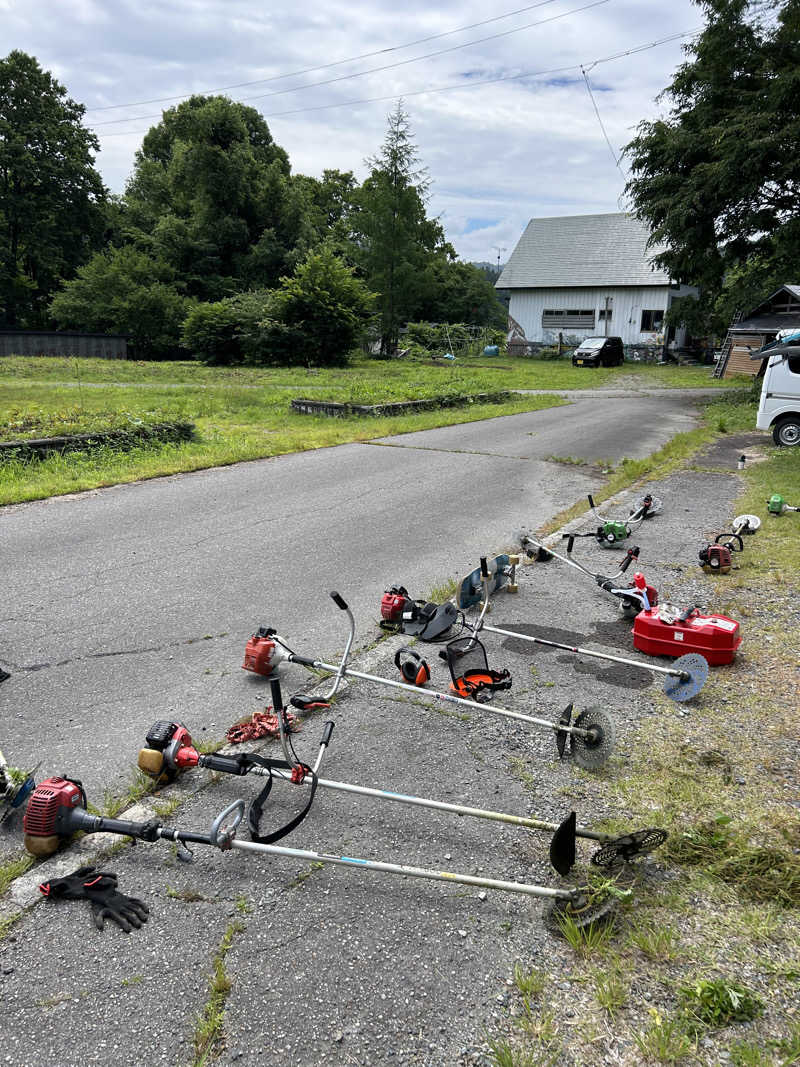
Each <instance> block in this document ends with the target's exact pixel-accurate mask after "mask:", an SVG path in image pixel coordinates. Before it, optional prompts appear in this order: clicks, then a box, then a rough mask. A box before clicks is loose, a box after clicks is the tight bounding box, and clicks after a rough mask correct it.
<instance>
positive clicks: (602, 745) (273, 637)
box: [242, 592, 615, 770]
mask: <svg viewBox="0 0 800 1067" xmlns="http://www.w3.org/2000/svg"><path fill="white" fill-rule="evenodd" d="M331 599H332V600H333V602H334V603H335V604H336V606H337V607H338V608H340V609H341V610H342V611H345V612H346V613H347V617H348V621H349V623H350V634H349V637H348V640H347V645H346V647H345V654H344V656H343V658H342V661H341V663H339V664H338V665H337V664H333V663H325V662H324V661H323V660H319V659H311V658H309V657H308V656H299V655H297V653H295V652H293V651H292V650H291V649H290V648H289V646H288V645H287V644H286V642H285V641H284V640H283V638H281V637H279V636H278V634H276V633H275V631H274V630H272V629H268V628H265V627H262V628H261V630H259V633H263V634H267V635H269V636H268V638H267V640H269V641H270V642H271V643H272V644H273V645H274V646H275V647H276V648H280V652H279V653H277V654H276V655H275V656H274V658H273V659H269V657H267V656H266V655H262V656H259V657H257V658H254V657H249V658H248V656H247V655H245V661H244V663H243V664H242V667H243V668H244V669H245V670H248V671H253V672H254V673H255V674H260V675H262V676H263V677H265V678H269V677H270V676H271V675H272V673H273V671H275V670H276V669H277V668H278V667H279V666H280V664H281V663H282V662H285V661H287V660H288V661H289V662H291V663H299V664H301V666H304V667H311V668H312V669H313V670H325V671H333V672H334V673H335V678H334V680H333V684H332V686H331V688H330V690H329V691H328V693H327V694H326V695H325V696H324V697H308V696H303V695H296V696H293V697H292V698H291V700H290V701H289V703H290V704H291V705H292V706H293V707H295V708H299V709H300V711H305V710H307V709H308V708H309V706H311V705H314V706H317V707H319V706H320V705H323V704H324V703H326V702H327V701H330V700H331V699H332V697H333V696H334V694H335V693H336V691H337V689H338V688H339V685H340V684H341V680H342V678H343V677H345V676H346V677H348V678H361V679H363V680H364V681H366V682H375V683H377V684H378V685H385V686H388V687H389V688H390V689H400V690H403V691H405V692H407V693H414V694H415V695H416V696H427V697H430V698H431V700H437V701H443V702H446V703H449V704H459V705H461V706H463V707H467V708H470V709H472V710H473V711H475V710H480V711H491V712H494V714H495V715H502V716H504V717H505V718H507V719H515V720H517V721H518V722H526V723H530V724H531V725H532V726H543V727H545V728H546V729H548V730H553V731H554V733H555V735H556V745H557V747H558V753H559V756H563V754H564V750H565V747H566V743H567V740H568V739H569V743H570V750H571V752H572V756H573V759H574V760H575V762H576V763H577V764H578V765H579V766H581V767H585V768H586V769H587V770H593V769H596V768H597V767H598V766H602V764H604V763H605V761H606V760H607V759H608V756H609V755H610V753H611V752H612V750H613V748H614V736H615V735H614V725H613V723H612V721H611V719H610V718H609V717H608V715H606V713H605V712H604V711H602V710H601V709H600V708H593V709H589V710H587V711H584V712H582V713H581V714H580V715H579V716H578V718H577V719H576V720H575V722H574V723H572V705H571V704H570V705H569V707H567V708H565V710H564V711H563V712H562V714H561V716H560V718H559V719H558V720H557V721H556V722H554V723H552V722H548V721H547V719H539V718H535V717H534V716H532V715H523V714H522V713H521V712H518V711H510V710H508V709H507V708H499V707H496V706H494V705H487V704H479V703H477V702H476V701H474V700H467V699H465V698H464V697H460V696H456V695H455V694H452V693H441V692H439V691H438V690H435V689H426V688H424V687H418V686H415V685H410V684H408V683H407V682H397V681H394V680H393V679H391V678H383V677H381V676H380V675H376V674H366V673H365V672H364V671H356V670H353V669H352V668H350V667H348V666H347V657H348V655H349V653H350V648H351V645H352V643H353V635H354V634H355V620H354V618H353V613H352V612H351V611H350V609H349V608H348V606H347V604H346V603H345V602H344V600H343V599H342V597H341V596H340V595H339V594H338V593H335V592H334V593H331ZM251 641H252V638H251ZM249 647H250V643H249V642H248V648H249Z"/></svg>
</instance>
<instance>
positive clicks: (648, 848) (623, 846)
mask: <svg viewBox="0 0 800 1067" xmlns="http://www.w3.org/2000/svg"><path fill="white" fill-rule="evenodd" d="M667 837H668V834H667V831H666V830H659V829H657V828H655V827H652V828H649V829H647V830H635V831H634V832H633V833H632V834H624V835H623V836H622V837H617V838H615V839H614V840H613V841H607V842H606V844H605V845H603V847H602V848H599V849H598V850H597V852H595V854H594V855H593V856H592V863H593V864H594V866H595V867H606V868H608V867H616V866H617V865H618V864H620V863H630V861H631V860H632V859H634V858H635V857H636V856H645V855H647V853H648V852H652V851H653V849H656V848H658V847H659V846H660V845H663V844H664V842H665V841H666V840H667Z"/></svg>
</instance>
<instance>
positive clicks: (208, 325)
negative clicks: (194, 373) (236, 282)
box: [181, 291, 270, 366]
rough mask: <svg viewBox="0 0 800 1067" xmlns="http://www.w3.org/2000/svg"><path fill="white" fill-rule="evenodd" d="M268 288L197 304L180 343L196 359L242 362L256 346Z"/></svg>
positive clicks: (220, 364) (229, 362)
mask: <svg viewBox="0 0 800 1067" xmlns="http://www.w3.org/2000/svg"><path fill="white" fill-rule="evenodd" d="M269 296H270V294H269V293H268V292H266V291H262V292H251V293H237V294H236V295H235V296H230V297H228V298H227V299H226V300H217V301H215V302H214V303H208V304H198V305H197V306H196V307H194V308H193V309H192V310H191V311H190V312H189V314H188V315H187V316H186V319H185V320H184V323H183V329H182V331H181V344H182V345H183V347H184V348H186V349H188V350H189V352H190V353H191V354H192V356H193V357H194V358H195V359H199V360H201V361H202V362H203V363H213V364H216V365H218V366H230V365H231V364H235V363H243V362H245V361H246V360H247V356H248V355H249V354H250V353H251V352H252V350H253V348H254V347H256V346H257V335H258V331H259V322H260V320H261V319H262V318H263V317H264V314H265V312H266V310H267V308H268V306H269Z"/></svg>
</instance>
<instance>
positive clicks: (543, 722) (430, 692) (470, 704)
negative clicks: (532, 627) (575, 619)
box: [312, 627, 593, 737]
mask: <svg viewBox="0 0 800 1067" xmlns="http://www.w3.org/2000/svg"><path fill="white" fill-rule="evenodd" d="M487 629H489V627H487ZM498 632H499V631H498ZM312 666H313V667H315V668H317V669H322V670H326V671H337V670H338V669H339V668H338V667H335V666H334V665H333V664H331V663H323V662H322V660H318V659H317V660H314V661H313V663H312ZM343 673H344V674H346V675H347V676H348V677H350V678H361V679H363V680H364V681H366V682H377V683H378V684H379V685H388V686H390V687H391V688H392V689H402V690H403V691H404V692H408V693H414V694H415V695H416V696H424V697H430V698H431V699H433V700H441V701H445V702H446V703H448V704H459V705H462V706H464V707H467V708H471V709H472V710H473V711H493V712H494V713H495V715H504V716H505V717H506V718H508V719H518V720H519V721H520V722H529V723H533V725H534V726H546V727H547V728H548V730H555V731H556V732H560V731H562V730H563V731H564V733H568V734H577V735H578V736H579V737H591V736H593V735H592V734H591V732H590V731H589V730H582V729H581V728H580V727H579V726H560V725H559V724H558V723H552V722H548V721H547V719H537V718H535V717H534V716H533V715H523V714H522V713H521V712H518V711H509V710H508V709H507V708H498V707H495V705H494V704H479V703H478V702H477V701H476V700H465V699H464V698H463V697H457V696H453V695H452V694H451V693H440V692H439V691H438V690H436V689H425V688H423V687H420V686H418V685H407V684H406V683H405V682H396V681H394V680H393V679H391V678H381V677H380V675H377V674H366V673H365V672H364V671H355V670H353V669H352V668H351V667H347V668H345V670H344V672H343Z"/></svg>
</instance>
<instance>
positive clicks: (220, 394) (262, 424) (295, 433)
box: [0, 357, 731, 505]
mask: <svg viewBox="0 0 800 1067" xmlns="http://www.w3.org/2000/svg"><path fill="white" fill-rule="evenodd" d="M615 384H619V385H620V386H623V387H625V388H636V387H637V386H647V387H657V388H669V387H698V386H699V387H707V386H709V385H719V384H720V383H718V382H715V381H713V380H712V379H711V377H710V369H709V368H707V367H657V366H654V365H650V364H627V365H626V366H625V367H624V368H615V369H605V368H600V369H598V370H591V369H583V368H580V369H579V368H573V367H572V366H571V365H570V363H569V361H568V360H562V361H559V362H555V361H539V360H530V359H508V358H505V357H501V358H500V359H498V360H497V361H496V363H495V362H493V361H492V360H491V359H487V358H485V357H473V358H464V359H460V360H458V361H457V362H456V363H453V364H445V363H433V362H430V363H428V362H425V363H421V362H411V361H406V360H402V361H401V360H397V361H390V362H386V361H378V360H368V359H366V358H360V359H357V360H355V361H354V362H353V363H352V364H351V365H350V366H349V367H347V368H340V369H329V370H316V369H312V370H306V369H305V368H296V367H295V368H243V367H206V366H204V365H203V364H198V363H194V362H191V361H182V362H169V363H142V362H134V361H122V360H120V361H110V360H99V359H63V358H44V357H5V358H3V359H2V360H0V440H16V439H21V438H25V437H46V436H51V435H54V434H61V433H70V432H82V431H88V430H92V431H94V430H99V429H106V428H114V427H119V426H125V425H126V424H129V423H130V422H131V421H134V422H135V421H136V420H145V421H148V422H150V421H153V422H158V421H166V420H172V419H186V420H190V421H192V422H194V423H195V425H196V439H195V440H194V441H191V442H187V443H183V444H163V445H157V444H152V445H148V446H142V447H140V448H136V449H133V450H131V451H127V452H122V451H117V450H113V449H110V448H109V449H101V450H97V451H94V452H92V453H90V454H78V453H73V454H70V455H66V456H60V455H57V456H51V457H49V458H48V459H45V460H33V461H28V462H23V461H20V460H15V461H8V462H5V463H3V464H0V505H2V504H11V503H18V502H21V501H25V500H35V499H41V498H43V497H48V496H56V495H59V494H62V493H70V492H76V491H78V490H82V489H93V488H97V487H99V486H104V485H114V484H117V483H120V482H129V481H135V480H137V479H140V478H152V477H158V476H160V475H165V474H177V473H180V472H183V471H190V470H198V469H201V468H205V467H214V466H223V465H225V464H229V463H237V462H239V461H241V460H249V459H259V458H263V457H266V456H276V455H282V454H285V453H287V452H297V451H303V450H305V449H312V448H323V447H326V446H328V445H335V444H341V443H343V442H347V441H359V440H366V439H369V438H372V437H378V436H382V435H385V434H390V433H391V434H397V433H405V432H409V431H411V430H422V429H429V428H431V427H434V426H445V425H450V424H452V423H458V422H471V421H475V420H477V419H484V418H490V417H492V416H496V415H506V414H514V413H517V412H521V411H532V410H537V409H540V408H545V407H551V406H553V405H556V404H559V403H561V401H560V400H559V399H558V398H557V397H552V396H533V395H528V396H520V397H518V398H517V399H514V400H511V401H509V402H507V403H504V404H491V405H485V404H481V405H479V404H475V405H469V406H465V407H461V408H449V409H445V408H443V409H437V410H434V411H429V412H424V413H420V414H415V415H402V416H394V417H392V418H376V419H371V418H369V419H365V418H357V417H352V418H345V419H331V418H328V417H326V416H308V415H295V414H293V413H292V412H291V411H290V409H289V404H290V401H291V400H292V399H293V398H294V397H300V396H305V397H310V398H312V399H318V400H323V399H324V400H336V401H340V402H352V403H356V402H358V403H367V404H369V403H377V402H381V401H383V402H387V401H400V400H408V399H425V398H429V397H436V396H446V395H452V394H454V393H467V394H471V393H480V392H487V391H497V390H499V389H585V388H591V387H597V386H609V385H612V386H613V385H615ZM729 384H731V383H729V382H725V386H724V387H728V386H729Z"/></svg>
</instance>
